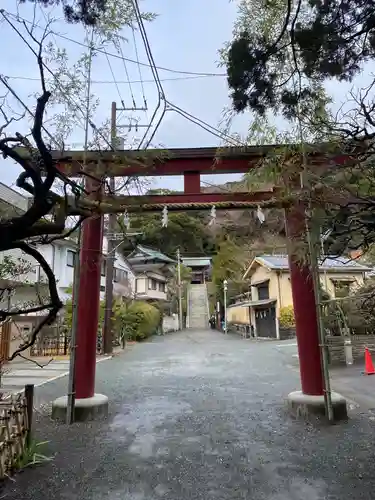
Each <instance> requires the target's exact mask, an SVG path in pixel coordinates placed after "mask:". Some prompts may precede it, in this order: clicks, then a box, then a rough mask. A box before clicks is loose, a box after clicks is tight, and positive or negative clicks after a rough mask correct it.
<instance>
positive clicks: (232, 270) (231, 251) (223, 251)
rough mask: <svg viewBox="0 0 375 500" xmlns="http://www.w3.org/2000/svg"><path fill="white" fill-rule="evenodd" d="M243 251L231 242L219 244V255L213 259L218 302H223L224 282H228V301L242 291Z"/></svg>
mask: <svg viewBox="0 0 375 500" xmlns="http://www.w3.org/2000/svg"><path fill="white" fill-rule="evenodd" d="M245 267H246V263H245V258H244V253H243V249H242V248H241V247H239V246H237V245H236V244H235V243H233V242H232V241H231V240H225V241H223V242H221V243H220V244H219V249H218V252H217V254H216V255H215V256H214V257H213V259H212V283H213V285H214V287H215V292H216V300H219V301H220V302H223V296H224V291H223V282H224V280H227V281H228V300H230V298H231V297H232V296H234V295H236V294H238V293H240V291H242V288H243V281H242V276H243V274H244V272H245Z"/></svg>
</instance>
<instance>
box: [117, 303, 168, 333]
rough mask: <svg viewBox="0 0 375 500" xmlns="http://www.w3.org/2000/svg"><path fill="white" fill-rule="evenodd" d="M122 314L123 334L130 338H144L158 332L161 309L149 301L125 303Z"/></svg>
mask: <svg viewBox="0 0 375 500" xmlns="http://www.w3.org/2000/svg"><path fill="white" fill-rule="evenodd" d="M119 314H120V316H121V319H120V321H121V323H122V328H123V334H124V336H125V337H126V338H127V339H128V340H142V339H145V338H147V337H149V336H150V335H153V334H155V333H156V332H157V329H158V327H159V325H160V311H159V310H158V309H157V308H156V307H154V306H153V305H151V304H148V303H147V302H141V301H136V302H133V303H131V304H128V305H126V304H124V307H123V308H122V311H121V312H120V313H119Z"/></svg>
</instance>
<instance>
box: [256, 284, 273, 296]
mask: <svg viewBox="0 0 375 500" xmlns="http://www.w3.org/2000/svg"><path fill="white" fill-rule="evenodd" d="M257 288H258V300H266V299H269V298H270V292H269V286H268V283H262V284H261V285H259V286H258V287H257Z"/></svg>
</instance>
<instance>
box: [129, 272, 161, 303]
mask: <svg viewBox="0 0 375 500" xmlns="http://www.w3.org/2000/svg"><path fill="white" fill-rule="evenodd" d="M151 279H153V280H155V281H156V282H157V288H156V290H153V289H152V288H150V285H149V280H151ZM136 280H137V286H136V298H138V299H153V300H167V283H166V278H165V276H163V275H162V274H159V273H155V272H153V273H147V276H146V275H138V276H137V278H136ZM159 283H164V284H165V291H164V292H163V291H161V290H159Z"/></svg>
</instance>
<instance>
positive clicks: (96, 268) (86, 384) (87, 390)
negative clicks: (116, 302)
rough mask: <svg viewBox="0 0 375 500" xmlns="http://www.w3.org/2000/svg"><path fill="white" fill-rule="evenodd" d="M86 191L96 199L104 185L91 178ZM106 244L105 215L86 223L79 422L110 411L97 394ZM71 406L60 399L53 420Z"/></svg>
mask: <svg viewBox="0 0 375 500" xmlns="http://www.w3.org/2000/svg"><path fill="white" fill-rule="evenodd" d="M85 188H86V190H87V191H88V192H89V193H91V196H92V198H96V199H98V198H100V194H101V189H102V187H101V184H100V182H98V181H95V180H92V179H87V180H86V184H85ZM102 242H103V216H99V215H96V216H93V217H90V218H89V219H86V220H85V221H84V222H83V224H82V239H81V252H80V254H81V255H80V273H79V291H78V300H77V335H76V353H75V371H74V392H75V409H74V418H75V420H78V421H79V420H90V419H92V418H94V417H95V416H96V415H102V414H106V413H107V412H108V398H107V397H106V396H104V395H102V394H95V368H96V346H97V333H98V320H99V302H100V276H101V261H102ZM67 407H68V397H67V396H63V397H60V398H58V399H56V400H55V401H54V402H53V403H52V418H55V419H59V420H61V419H65V418H66V413H67Z"/></svg>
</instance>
